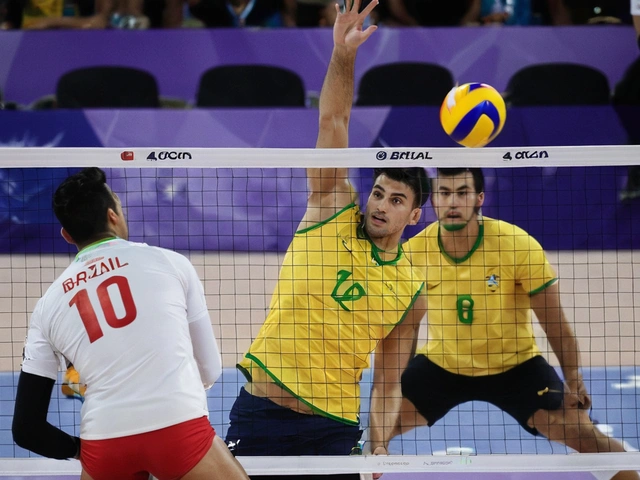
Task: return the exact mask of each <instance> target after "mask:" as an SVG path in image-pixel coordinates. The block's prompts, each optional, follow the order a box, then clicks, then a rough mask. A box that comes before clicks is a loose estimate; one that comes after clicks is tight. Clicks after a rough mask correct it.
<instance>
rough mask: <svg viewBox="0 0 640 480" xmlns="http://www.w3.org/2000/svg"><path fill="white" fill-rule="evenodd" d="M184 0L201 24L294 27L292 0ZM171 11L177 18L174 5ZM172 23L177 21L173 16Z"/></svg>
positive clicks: (173, 1) (168, 1)
mask: <svg viewBox="0 0 640 480" xmlns="http://www.w3.org/2000/svg"><path fill="white" fill-rule="evenodd" d="M180 1H181V0H167V3H168V4H171V3H174V4H175V2H180ZM187 3H188V5H189V12H190V13H191V15H193V17H195V18H197V19H198V20H200V21H201V22H202V23H203V24H204V26H205V27H283V26H286V27H292V26H295V0H187ZM169 9H171V7H170V6H169ZM171 10H172V11H173V12H174V15H180V20H181V18H182V15H181V13H180V14H179V13H178V8H176V7H175V6H174V7H173V9H171ZM180 12H181V8H180ZM173 22H174V23H177V21H176V20H175V19H174V20H173Z"/></svg>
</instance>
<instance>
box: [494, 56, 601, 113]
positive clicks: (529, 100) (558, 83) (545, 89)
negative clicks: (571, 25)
mask: <svg viewBox="0 0 640 480" xmlns="http://www.w3.org/2000/svg"><path fill="white" fill-rule="evenodd" d="M504 97H505V101H506V102H507V104H509V105H513V106H526V105H607V104H609V103H610V101H611V89H610V87H609V80H608V79H607V77H606V76H605V75H604V73H602V72H601V71H600V70H596V69H595V68H592V67H589V66H587V65H579V64H574V63H543V64H537V65H531V66H528V67H525V68H523V69H521V70H519V71H517V72H516V73H515V74H513V76H512V77H511V79H510V80H509V83H508V85H507V91H506V92H505V94H504Z"/></svg>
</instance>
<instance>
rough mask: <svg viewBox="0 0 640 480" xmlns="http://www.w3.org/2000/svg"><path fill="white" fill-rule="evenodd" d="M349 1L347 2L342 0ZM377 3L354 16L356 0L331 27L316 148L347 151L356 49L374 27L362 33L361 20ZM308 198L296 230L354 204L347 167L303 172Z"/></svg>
mask: <svg viewBox="0 0 640 480" xmlns="http://www.w3.org/2000/svg"><path fill="white" fill-rule="evenodd" d="M346 1H347V2H349V1H350V0H346ZM377 4H378V1H377V0H373V1H372V2H371V3H370V4H369V5H368V6H367V8H365V9H364V10H363V11H362V13H358V9H359V8H360V0H351V5H350V6H348V7H346V8H345V11H344V12H343V13H342V12H340V7H339V6H338V4H336V5H335V8H336V12H337V17H336V22H335V24H334V26H333V43H334V46H333V53H332V55H331V60H330V61H329V68H328V69H327V74H326V76H325V79H324V83H323V85H322V92H321V93H320V119H319V126H318V140H317V142H316V148H347V147H348V146H349V118H350V116H351V106H352V103H353V89H354V80H353V77H354V69H355V61H356V52H357V50H358V47H359V46H360V45H362V43H364V41H365V40H366V39H367V38H369V36H370V35H371V34H372V33H373V32H374V31H375V30H376V28H377V27H375V26H370V27H368V28H367V29H366V30H364V31H363V30H362V27H363V24H364V20H365V18H366V17H367V15H369V13H370V12H371V10H373V8H374V7H375V6H376V5H377ZM307 179H308V183H309V199H308V201H307V212H306V213H305V216H304V218H303V219H302V223H301V225H300V228H306V227H308V226H311V225H314V224H316V223H318V222H321V221H323V220H325V219H327V218H329V217H330V216H331V215H333V214H334V213H336V212H337V211H339V210H340V209H342V208H344V207H345V206H346V205H348V204H349V203H351V202H354V201H355V194H354V191H353V189H352V188H351V184H350V183H349V172H348V169H347V168H310V169H308V170H307Z"/></svg>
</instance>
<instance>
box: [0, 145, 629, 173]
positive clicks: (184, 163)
mask: <svg viewBox="0 0 640 480" xmlns="http://www.w3.org/2000/svg"><path fill="white" fill-rule="evenodd" d="M124 159H126V160H124ZM639 163H640V146H637V145H609V146H574V147H514V148H476V149H472V148H429V147H421V148H351V149H330V150H329V149H295V148H290V149H273V148H164V147H152V148H0V168H22V167H27V168H28V167H88V166H98V167H103V168H132V167H133V168H145V167H151V168H158V167H160V168H162V167H165V168H176V167H180V168H209V167H215V168H258V167H265V168H274V167H283V168H308V167H343V166H345V165H346V166H348V167H352V168H360V167H411V166H423V167H484V168H505V167H561V166H568V167H573V166H622V165H638V164H639Z"/></svg>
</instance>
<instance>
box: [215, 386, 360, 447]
mask: <svg viewBox="0 0 640 480" xmlns="http://www.w3.org/2000/svg"><path fill="white" fill-rule="evenodd" d="M229 421H230V426H229V430H228V432H227V437H226V442H227V446H229V449H230V450H231V451H232V452H233V453H234V455H237V456H285V455H287V456H288V455H349V454H350V453H351V449H352V448H353V447H355V446H356V445H357V443H358V441H359V440H360V437H361V436H362V430H360V427H358V426H353V425H345V424H343V423H340V422H338V421H336V420H331V419H329V418H326V417H323V416H321V415H307V414H304V413H298V412H295V411H293V410H291V409H289V408H285V407H281V406H280V405H277V404H276V403H274V402H272V401H271V400H269V399H268V398H262V397H257V396H255V395H251V394H250V393H248V392H247V391H246V390H245V389H244V388H242V389H241V390H240V394H239V395H238V398H237V399H236V401H235V403H234V404H233V407H232V408H231V412H230V413H229Z"/></svg>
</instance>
